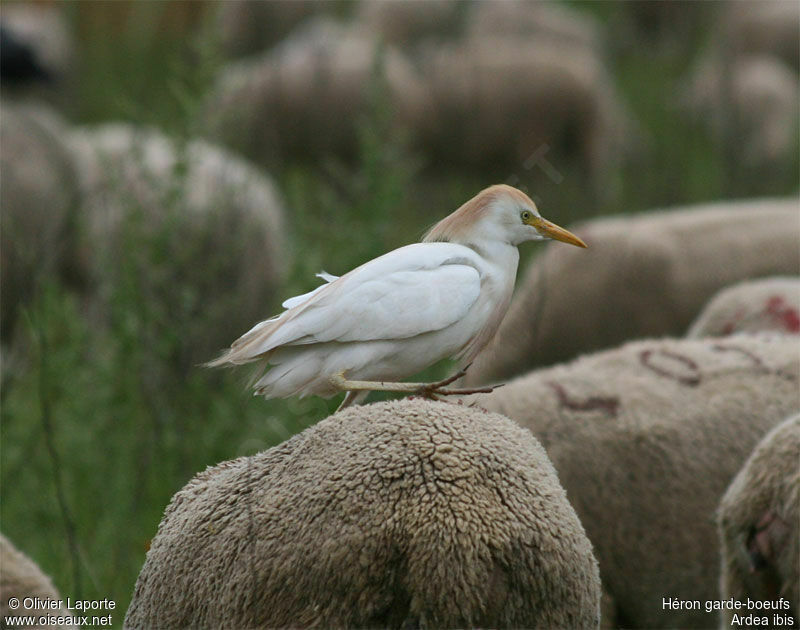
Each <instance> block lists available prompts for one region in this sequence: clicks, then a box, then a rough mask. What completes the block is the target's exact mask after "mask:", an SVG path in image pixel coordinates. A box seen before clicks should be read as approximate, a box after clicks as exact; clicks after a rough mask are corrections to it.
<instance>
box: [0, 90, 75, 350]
mask: <svg viewBox="0 0 800 630" xmlns="http://www.w3.org/2000/svg"><path fill="white" fill-rule="evenodd" d="M2 112H3V115H2V116H0V144H1V145H2V147H3V150H2V152H0V180H2V186H0V207H2V209H3V218H2V230H0V255H1V256H2V264H0V289H1V290H0V307H1V309H0V313H1V314H0V320H1V321H2V327H0V338H2V340H3V342H11V341H12V338H13V333H14V328H15V322H16V320H17V316H18V313H19V309H20V308H21V307H23V306H25V305H26V304H29V303H30V300H31V299H32V298H33V297H34V295H35V292H36V289H37V287H38V286H39V284H40V282H41V281H42V280H44V279H49V278H53V277H58V278H60V279H62V280H63V281H65V283H67V284H69V283H70V282H71V281H72V280H76V282H77V276H79V275H80V274H79V272H78V268H77V267H76V266H75V265H73V263H74V259H73V254H74V246H75V238H76V234H75V231H74V229H73V228H74V222H75V206H76V202H77V197H78V189H77V186H76V185H75V179H76V175H75V169H74V166H73V162H72V159H71V156H70V151H69V147H68V146H67V143H66V142H65V140H64V136H65V135H66V133H67V132H66V124H65V123H64V122H63V121H62V120H61V118H60V117H59V116H58V115H57V114H56V113H55V112H53V111H51V110H50V109H48V108H47V107H46V106H43V105H41V106H37V107H34V106H32V105H22V104H14V103H9V102H7V101H3V103H2Z"/></svg>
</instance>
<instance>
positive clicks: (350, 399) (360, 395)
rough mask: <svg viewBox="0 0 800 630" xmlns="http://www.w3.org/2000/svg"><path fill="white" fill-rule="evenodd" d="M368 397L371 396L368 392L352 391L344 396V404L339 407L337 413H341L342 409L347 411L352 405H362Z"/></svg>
mask: <svg viewBox="0 0 800 630" xmlns="http://www.w3.org/2000/svg"><path fill="white" fill-rule="evenodd" d="M368 395H369V392H368V391H356V390H350V391H349V392H347V393H346V394H345V395H344V400H342V404H341V405H339V407H338V408H337V409H336V411H341V410H342V409H345V408H347V407H349V406H350V405H352V404H357V405H360V404H361V403H362V401H363V400H364V399H365V398H366V397H367V396H368Z"/></svg>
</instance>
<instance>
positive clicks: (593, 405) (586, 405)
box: [547, 381, 619, 417]
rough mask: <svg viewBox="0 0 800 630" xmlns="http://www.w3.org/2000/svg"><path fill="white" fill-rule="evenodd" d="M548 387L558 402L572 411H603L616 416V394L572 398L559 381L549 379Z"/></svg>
mask: <svg viewBox="0 0 800 630" xmlns="http://www.w3.org/2000/svg"><path fill="white" fill-rule="evenodd" d="M547 385H548V387H550V389H552V390H553V391H554V392H555V393H556V396H558V404H559V405H561V406H562V407H566V408H567V409H570V410H572V411H595V410H599V411H603V412H605V413H606V414H608V415H609V416H611V417H616V415H617V412H618V410H619V398H617V397H616V396H590V397H589V398H585V399H583V400H578V399H576V398H573V397H572V396H570V395H569V394H568V393H567V390H566V389H565V388H564V386H563V385H561V383H556V382H554V381H549V382H548V383H547Z"/></svg>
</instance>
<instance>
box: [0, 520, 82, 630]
mask: <svg viewBox="0 0 800 630" xmlns="http://www.w3.org/2000/svg"><path fill="white" fill-rule="evenodd" d="M12 598H17V600H18V601H19V605H18V606H12V605H10V603H9V600H10V599H12ZM26 598H38V599H39V600H41V602H47V603H52V605H54V606H56V607H55V608H50V607H49V606H48V607H47V608H38V609H34V608H32V607H31V606H26V605H25V599H26ZM56 603H57V604H56ZM12 616H16V617H21V618H24V620H23V619H18V621H19V623H16V624H12V623H11V621H10V619H9V617H12ZM32 617H33V618H34V620H35V621H36V622H37V623H35V624H33V625H28V624H27V623H26V622H27V620H29V619H31V618H32ZM41 617H52V619H51V620H48V619H41ZM0 620H2V622H3V628H15V627H23V626H24V627H26V628H73V629H74V628H77V626H76V625H75V624H74V623H73V622H74V619H73V617H72V615H71V614H70V612H69V609H68V608H67V607H66V606H65V605H64V600H62V599H61V596H60V595H59V594H58V591H57V590H56V587H55V586H53V582H52V581H51V580H50V578H49V577H47V576H46V575H45V574H44V573H42V570H41V569H40V568H39V567H38V566H36V563H35V562H34V561H33V560H31V559H30V558H29V557H28V556H26V555H25V554H24V553H22V552H21V551H20V550H19V549H17V548H16V547H15V546H14V545H13V544H12V543H11V541H10V540H8V538H6V537H5V536H3V535H2V534H0ZM41 621H44V622H45V623H40V622H41ZM48 621H49V622H50V623H48Z"/></svg>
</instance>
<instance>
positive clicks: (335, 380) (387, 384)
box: [330, 366, 498, 409]
mask: <svg viewBox="0 0 800 630" xmlns="http://www.w3.org/2000/svg"><path fill="white" fill-rule="evenodd" d="M467 367H469V366H467ZM466 372H467V369H466V368H464V369H463V370H459V371H458V372H456V373H455V374H454V375H453V376H450V377H448V378H446V379H444V380H441V381H436V382H434V383H396V382H392V381H351V380H349V379H348V378H346V376H345V374H344V372H339V373H338V374H334V375H333V376H331V377H330V383H331V385H333V386H334V387H336V388H338V389H341V390H344V391H347V392H348V394H347V396H345V399H344V402H342V406H341V407H339V408H340V409H342V408H344V407H345V406H346V405H345V402H346V403H347V404H348V405H349V404H351V402H352V400H348V398H349V395H350V394H351V393H353V392H373V391H379V392H399V393H403V394H416V395H418V396H424V397H425V398H433V399H436V397H437V396H465V395H467V394H488V393H490V392H492V391H493V390H494V389H495V388H496V387H498V386H497V385H495V386H488V387H477V388H467V389H447V388H446V386H447V385H449V384H450V383H452V382H453V381H456V380H458V379H459V378H461V377H462V376H464V374H466Z"/></svg>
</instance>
